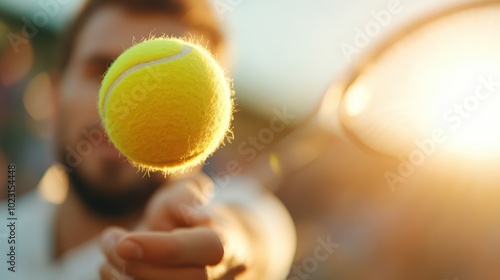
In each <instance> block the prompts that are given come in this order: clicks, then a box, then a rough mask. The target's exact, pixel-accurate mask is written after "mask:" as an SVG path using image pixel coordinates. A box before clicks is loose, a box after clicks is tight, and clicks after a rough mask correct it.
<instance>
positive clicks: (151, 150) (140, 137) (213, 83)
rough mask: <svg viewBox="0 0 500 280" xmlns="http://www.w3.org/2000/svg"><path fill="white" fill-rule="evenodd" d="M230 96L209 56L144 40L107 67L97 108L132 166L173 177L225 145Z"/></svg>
mask: <svg viewBox="0 0 500 280" xmlns="http://www.w3.org/2000/svg"><path fill="white" fill-rule="evenodd" d="M232 95H233V91H232V89H231V85H230V82H229V80H228V79H227V77H226V75H225V72H224V70H223V69H222V68H221V66H220V65H219V64H218V63H217V61H216V60H215V59H214V58H213V57H212V55H211V54H210V52H209V51H208V50H206V49H205V48H204V47H201V46H199V45H197V44H193V43H189V42H186V41H184V40H182V39H176V38H157V39H150V40H146V41H143V42H141V43H139V44H136V45H134V46H132V47H131V48H129V49H127V50H126V51H125V52H123V53H122V54H121V55H120V56H119V57H118V58H117V59H116V60H115V61H114V62H113V64H112V65H111V66H110V67H109V69H108V71H107V72H106V74H105V76H104V79H103V81H102V85H101V89H100V92H99V102H98V110H99V114H100V116H101V120H102V122H103V126H104V128H105V130H106V132H107V135H108V138H109V139H110V141H111V142H112V143H113V145H114V146H115V147H116V148H117V149H118V150H119V151H120V153H121V154H123V155H125V156H126V157H127V158H128V159H129V160H130V162H131V163H132V164H134V165H135V166H138V167H140V168H142V169H143V170H147V171H158V170H160V171H163V172H164V173H166V174H174V173H179V172H183V171H186V170H189V169H190V168H192V167H193V166H196V165H198V164H200V163H202V162H203V161H204V160H205V159H206V158H207V157H208V156H210V155H211V154H212V153H213V152H214V151H215V150H216V149H217V148H218V147H219V146H220V145H221V143H223V142H224V139H225V137H226V135H227V134H228V131H229V130H230V125H231V120H232V113H233V101H232Z"/></svg>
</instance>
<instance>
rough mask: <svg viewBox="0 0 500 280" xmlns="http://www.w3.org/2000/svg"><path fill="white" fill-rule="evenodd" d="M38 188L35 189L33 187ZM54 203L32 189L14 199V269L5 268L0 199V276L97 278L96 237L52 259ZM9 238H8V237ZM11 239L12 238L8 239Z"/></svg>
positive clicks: (14, 279)
mask: <svg viewBox="0 0 500 280" xmlns="http://www.w3.org/2000/svg"><path fill="white" fill-rule="evenodd" d="M37 190H38V189H37ZM56 208H57V205H55V204H52V203H50V202H48V201H46V200H44V199H43V198H42V196H41V195H40V193H39V192H38V191H33V192H31V193H28V194H26V195H24V196H22V197H19V198H18V200H17V201H16V212H15V216H16V217H17V220H16V221H15V223H16V228H15V232H16V233H15V246H16V253H15V272H12V271H9V270H8V269H9V267H10V264H9V263H8V260H9V258H10V257H9V256H7V254H8V253H9V252H10V246H12V245H13V244H8V240H9V238H8V237H9V235H10V229H9V228H8V225H9V223H10V222H13V221H11V220H7V217H8V215H9V213H8V210H7V202H1V203H0V279H2V280H33V279H36V280H59V279H61V280H63V279H64V280H68V279H72V280H93V279H99V266H100V264H101V263H102V261H103V260H104V256H103V255H102V253H101V251H100V249H99V245H98V242H97V240H96V239H93V240H90V241H89V242H87V243H85V244H83V245H81V246H79V247H76V248H74V249H72V250H71V251H68V252H67V253H66V254H64V255H63V256H62V257H61V258H59V259H58V260H57V261H54V260H53V257H52V256H53V249H54V246H53V244H54V222H55V214H56ZM11 240H12V239H11ZM11 242H12V241H11Z"/></svg>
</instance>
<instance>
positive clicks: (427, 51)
mask: <svg viewBox="0 0 500 280" xmlns="http://www.w3.org/2000/svg"><path fill="white" fill-rule="evenodd" d="M499 26H500V6H499V5H491V6H486V7H481V8H474V9H470V10H465V11H461V12H456V13H454V14H449V15H448V16H445V17H441V18H439V19H436V20H434V21H431V22H429V23H427V24H425V25H422V26H421V27H420V28H417V29H415V30H414V31H412V32H408V33H405V34H403V35H402V36H403V37H401V38H400V40H399V41H396V43H394V44H392V45H390V46H389V47H388V48H386V49H385V50H384V51H383V52H381V53H379V55H378V56H376V57H375V58H374V59H373V61H370V63H369V64H367V66H366V67H365V68H364V69H362V71H361V75H359V77H357V78H356V79H355V80H354V82H353V83H352V84H350V85H349V87H348V88H347V90H346V94H345V95H344V97H343V100H342V107H341V118H342V122H343V124H344V126H345V127H346V128H347V129H348V130H350V131H351V132H353V134H354V135H356V137H358V139H359V140H360V141H362V142H363V143H365V144H366V145H367V146H369V147H370V148H372V149H374V150H377V151H379V152H383V153H387V154H392V155H401V154H405V153H407V152H408V151H411V150H412V149H415V143H416V141H421V140H423V139H428V138H431V137H432V134H433V132H434V131H435V130H436V129H439V130H443V131H444V133H445V135H446V139H447V140H446V141H445V142H444V143H442V144H440V147H439V150H444V151H447V152H453V153H455V154H456V153H460V154H467V155H472V156H475V157H485V156H487V157H490V156H496V155H500V129H499V128H500V109H499V108H500V52H499V51H498V50H500V36H498V30H499V29H498V27H499Z"/></svg>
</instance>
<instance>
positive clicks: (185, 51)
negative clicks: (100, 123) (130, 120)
mask: <svg viewBox="0 0 500 280" xmlns="http://www.w3.org/2000/svg"><path fill="white" fill-rule="evenodd" d="M192 49H193V48H192V47H191V46H187V45H184V47H183V48H182V50H181V52H179V53H176V54H174V55H172V56H169V57H164V58H159V59H156V60H152V61H148V62H143V63H139V64H137V65H134V66H132V67H130V68H128V69H127V70H125V71H124V72H123V73H121V74H120V76H118V78H116V80H114V82H113V83H112V84H111V86H110V87H109V89H108V90H107V91H106V96H105V97H104V104H103V105H102V119H103V120H105V119H106V109H107V104H108V99H109V96H110V95H111V94H110V93H111V92H113V90H114V89H115V87H116V86H117V85H118V84H119V83H120V82H121V81H122V80H123V79H125V78H126V77H127V76H128V75H129V74H131V73H132V72H134V71H136V70H140V69H141V68H144V67H149V66H154V65H156V64H160V63H166V62H170V61H173V60H175V59H178V58H182V57H184V56H186V55H187V54H188V53H189V52H190V51H191V50H192Z"/></svg>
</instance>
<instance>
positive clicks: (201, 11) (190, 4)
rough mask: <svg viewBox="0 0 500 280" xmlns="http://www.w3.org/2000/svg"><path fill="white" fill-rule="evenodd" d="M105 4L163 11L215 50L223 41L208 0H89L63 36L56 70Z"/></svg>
mask: <svg viewBox="0 0 500 280" xmlns="http://www.w3.org/2000/svg"><path fill="white" fill-rule="evenodd" d="M107 6H118V7H123V8H125V9H126V10H129V11H134V12H151V13H153V12H154V13H165V15H166V16H168V17H170V18H173V19H177V20H179V21H180V22H183V23H185V24H186V25H187V26H189V27H191V28H193V30H196V31H199V32H200V33H201V34H203V36H204V39H205V40H206V41H207V43H208V45H207V47H208V48H209V49H210V50H211V51H212V52H213V53H214V54H217V53H219V52H221V50H222V49H223V47H224V45H225V42H224V36H223V32H222V29H221V26H220V21H219V19H218V17H217V16H216V14H215V13H214V12H215V11H214V9H213V7H212V6H211V5H210V3H209V2H208V0H88V1H87V2H86V3H85V5H84V6H83V8H82V10H81V11H80V13H79V15H78V16H77V18H76V19H75V21H73V23H72V24H71V25H70V26H69V28H68V29H67V31H66V33H65V35H64V36H63V38H62V43H61V45H60V47H61V49H60V51H59V53H60V56H59V63H58V70H59V71H61V72H62V71H64V70H65V69H66V68H67V66H68V64H69V62H70V60H71V56H72V54H73V50H74V46H75V42H76V40H77V38H78V35H79V34H80V32H81V31H82V29H83V28H84V27H85V24H86V23H87V21H88V20H89V18H91V17H92V15H93V14H94V13H95V12H96V11H98V10H99V9H101V8H103V7H107Z"/></svg>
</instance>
